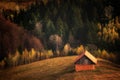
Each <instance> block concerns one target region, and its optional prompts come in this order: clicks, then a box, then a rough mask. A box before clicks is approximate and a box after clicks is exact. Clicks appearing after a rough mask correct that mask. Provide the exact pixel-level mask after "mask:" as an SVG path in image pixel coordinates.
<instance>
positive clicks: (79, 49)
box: [76, 45, 84, 54]
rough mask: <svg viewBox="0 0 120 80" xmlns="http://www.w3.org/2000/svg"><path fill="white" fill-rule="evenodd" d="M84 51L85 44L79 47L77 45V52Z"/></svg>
mask: <svg viewBox="0 0 120 80" xmlns="http://www.w3.org/2000/svg"><path fill="white" fill-rule="evenodd" d="M83 52H84V46H83V45H80V46H79V47H77V50H76V53H77V54H81V53H83Z"/></svg>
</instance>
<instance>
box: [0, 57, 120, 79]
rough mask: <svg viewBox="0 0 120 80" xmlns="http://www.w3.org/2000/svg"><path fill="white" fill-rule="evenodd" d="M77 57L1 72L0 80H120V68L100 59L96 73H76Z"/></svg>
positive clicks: (35, 63)
mask: <svg viewBox="0 0 120 80" xmlns="http://www.w3.org/2000/svg"><path fill="white" fill-rule="evenodd" d="M75 58H76V56H70V57H58V58H53V59H46V60H42V61H38V62H34V63H31V64H27V65H21V66H18V67H14V68H9V69H5V70H0V80H8V79H9V80H81V79H82V80H118V79H120V68H118V66H117V67H116V65H114V64H113V63H111V62H109V61H105V60H102V59H98V64H97V65H96V70H94V71H81V72H75V71H74V64H73V63H74V60H75Z"/></svg>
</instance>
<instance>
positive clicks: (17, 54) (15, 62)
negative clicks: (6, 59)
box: [12, 50, 20, 66]
mask: <svg viewBox="0 0 120 80" xmlns="http://www.w3.org/2000/svg"><path fill="white" fill-rule="evenodd" d="M19 60H20V53H19V51H18V50H17V51H16V52H15V55H14V56H13V57H12V63H13V66H17V65H18V64H19Z"/></svg>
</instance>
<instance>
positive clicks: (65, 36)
mask: <svg viewBox="0 0 120 80" xmlns="http://www.w3.org/2000/svg"><path fill="white" fill-rule="evenodd" d="M8 1H11V2H14V3H16V7H15V9H5V8H1V7H0V9H1V10H0V60H1V64H6V66H8V65H11V64H9V61H10V60H11V61H13V64H14V65H18V64H26V63H29V62H32V61H36V60H40V59H43V58H49V57H57V56H65V55H75V54H80V52H82V51H83V49H87V50H89V51H90V52H92V53H93V54H94V55H95V56H97V57H103V58H107V59H109V60H112V61H116V62H118V61H119V60H120V58H119V57H120V54H119V52H120V51H119V50H120V12H119V8H120V6H119V5H120V2H119V0H118V1H117V0H115V1H114V2H113V0H30V1H32V3H31V4H30V5H29V6H27V7H26V8H21V7H20V6H21V5H20V4H22V3H26V2H27V1H28V0H22V1H20V0H8ZM3 2H5V1H4V0H3ZM27 58H29V59H27ZM21 59H22V60H23V61H20V60H21ZM16 60H17V64H16Z"/></svg>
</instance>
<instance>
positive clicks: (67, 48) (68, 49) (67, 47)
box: [63, 43, 71, 55]
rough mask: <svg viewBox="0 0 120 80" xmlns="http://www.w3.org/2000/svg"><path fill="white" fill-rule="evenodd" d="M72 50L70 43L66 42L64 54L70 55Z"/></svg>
mask: <svg viewBox="0 0 120 80" xmlns="http://www.w3.org/2000/svg"><path fill="white" fill-rule="evenodd" d="M70 51H71V47H70V44H68V43H67V44H65V46H64V49H63V53H64V54H63V55H68V53H69V52H70Z"/></svg>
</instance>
